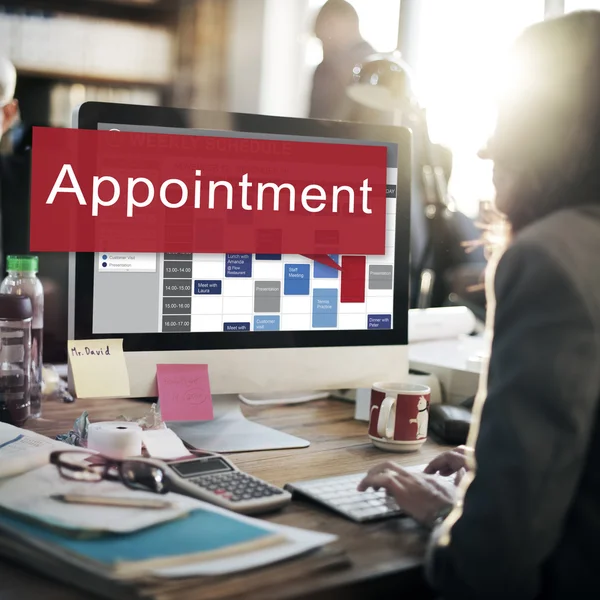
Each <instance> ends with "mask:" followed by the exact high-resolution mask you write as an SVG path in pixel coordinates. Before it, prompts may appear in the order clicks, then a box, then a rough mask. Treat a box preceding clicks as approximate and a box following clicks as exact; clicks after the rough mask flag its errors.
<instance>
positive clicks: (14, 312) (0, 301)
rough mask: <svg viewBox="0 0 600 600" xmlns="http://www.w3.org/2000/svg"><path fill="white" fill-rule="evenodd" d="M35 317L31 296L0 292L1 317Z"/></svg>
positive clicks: (12, 319)
mask: <svg viewBox="0 0 600 600" xmlns="http://www.w3.org/2000/svg"><path fill="white" fill-rule="evenodd" d="M32 317H33V306H32V304H31V298H30V297H29V296H16V295H13V294H0V319H6V320H7V321H24V320H25V319H31V318H32Z"/></svg>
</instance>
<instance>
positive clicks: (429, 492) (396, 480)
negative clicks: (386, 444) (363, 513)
mask: <svg viewBox="0 0 600 600" xmlns="http://www.w3.org/2000/svg"><path fill="white" fill-rule="evenodd" d="M369 488H373V489H374V490H379V489H381V488H384V489H385V490H386V491H387V493H388V494H390V496H393V497H394V500H396V503H397V504H398V506H400V507H401V508H402V510H404V512H406V513H407V514H408V515H410V516H411V517H413V518H414V519H415V520H416V521H418V522H419V523H422V524H423V525H428V526H430V525H432V523H433V522H434V521H435V518H436V515H437V514H438V513H439V512H440V511H441V510H442V509H445V508H447V507H450V506H452V505H453V504H454V500H455V494H456V487H455V486H454V485H452V483H451V482H447V481H444V480H443V479H441V478H439V477H438V476H436V475H427V474H425V473H415V472H410V471H407V470H405V469H403V468H402V467H400V466H398V465H397V464H396V463H393V462H391V461H386V462H383V463H381V464H379V465H377V466H376V467H373V468H372V469H371V470H370V471H369V472H368V473H367V475H366V477H365V478H364V479H363V480H362V481H361V482H360V483H359V484H358V491H360V492H364V491H366V490H367V489H369Z"/></svg>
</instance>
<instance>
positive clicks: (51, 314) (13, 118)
mask: <svg viewBox="0 0 600 600" xmlns="http://www.w3.org/2000/svg"><path fill="white" fill-rule="evenodd" d="M16 85H17V72H16V70H15V67H14V65H13V64H12V63H11V62H10V61H9V60H7V59H6V58H4V57H0V102H1V111H0V133H1V134H2V138H1V140H0V145H1V146H2V148H3V151H2V152H1V153H0V269H1V271H0V274H1V275H0V279H2V278H3V277H4V275H5V273H6V257H7V256H8V255H9V254H29V253H30V251H29V211H30V204H29V196H30V180H31V143H32V141H31V138H32V128H31V127H30V126H29V125H26V124H24V123H23V122H22V121H21V115H20V111H19V103H18V101H17V100H16V99H15V97H14V96H15V90H16ZM63 263H64V265H63ZM63 271H64V273H65V275H66V273H67V261H66V255H63V254H60V253H43V254H42V255H41V256H40V273H39V278H40V280H41V281H42V284H43V286H44V305H45V306H44V322H45V327H44V358H45V359H46V360H48V361H50V362H64V361H65V360H66V341H67V339H66V338H67V331H66V310H67V297H66V294H67V290H66V278H65V277H61V274H62V273H63ZM61 279H62V280H64V281H62V282H61Z"/></svg>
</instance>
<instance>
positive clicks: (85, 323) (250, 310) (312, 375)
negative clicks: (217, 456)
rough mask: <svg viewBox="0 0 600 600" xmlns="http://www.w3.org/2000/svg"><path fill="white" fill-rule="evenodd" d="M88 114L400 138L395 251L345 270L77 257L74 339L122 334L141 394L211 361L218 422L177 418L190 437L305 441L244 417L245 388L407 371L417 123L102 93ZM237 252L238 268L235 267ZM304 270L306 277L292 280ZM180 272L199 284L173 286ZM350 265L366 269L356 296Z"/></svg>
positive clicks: (182, 131) (227, 443) (117, 122)
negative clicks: (147, 102) (164, 374)
mask: <svg viewBox="0 0 600 600" xmlns="http://www.w3.org/2000/svg"><path fill="white" fill-rule="evenodd" d="M74 125H75V127H78V128H80V129H94V130H119V131H128V132H153V133H167V134H179V135H182V136H202V135H204V136H207V135H210V136H219V137H221V138H225V139H224V142H223V143H243V140H248V139H263V140H264V139H273V140H282V139H285V140H298V141H316V142H322V143H336V144H339V143H344V144H359V145H364V146H372V145H379V146H381V145H384V146H385V147H386V148H387V221H386V223H387V225H386V228H387V229H386V254H385V255H379V256H363V257H346V256H336V257H334V258H336V259H337V260H338V261H339V262H340V264H341V266H342V270H341V272H340V271H338V270H336V269H332V268H329V267H327V266H325V265H323V264H321V263H314V262H313V261H312V260H309V259H308V258H305V257H302V256H299V255H285V254H284V255H252V254H251V255H236V256H235V257H234V258H232V256H231V255H224V254H220V255H217V254H139V255H134V254H133V255H130V254H128V255H127V256H124V255H123V254H119V252H118V250H119V249H118V248H106V251H105V252H101V253H98V254H90V253H81V254H80V253H77V254H72V255H71V257H70V277H69V282H70V283H69V285H70V294H69V298H70V308H69V336H70V338H69V339H94V338H122V339H123V346H124V351H125V358H126V363H127V368H128V371H129V378H130V388H131V396H132V397H135V398H145V397H151V398H152V397H156V396H157V384H156V365H157V364H165V363H167V364H182V363H197V364H207V365H208V368H209V375H210V385H211V391H212V393H213V402H214V407H215V420H214V421H212V422H202V423H170V424H169V425H170V426H171V427H172V428H173V429H174V430H175V431H176V432H177V433H178V434H179V435H180V436H181V437H182V438H183V439H184V440H185V441H188V442H190V443H192V444H194V445H196V446H200V447H202V448H206V449H210V450H214V451H234V450H235V451H242V450H255V449H267V448H282V447H296V446H305V445H307V444H308V442H305V441H304V440H302V439H299V438H297V437H294V436H288V435H287V434H284V433H282V432H277V431H275V430H272V429H267V428H257V427H258V426H257V425H256V424H253V423H251V422H249V421H247V420H246V419H244V418H243V416H242V413H241V411H240V410H239V398H238V394H270V395H272V394H273V393H280V394H282V395H285V394H286V393H293V392H303V391H306V390H335V389H352V388H360V387H369V386H370V385H371V384H372V383H373V382H375V381H382V380H388V381H390V380H396V381H398V380H402V379H403V377H404V376H405V375H406V374H407V372H408V357H407V330H408V307H409V290H408V285H409V284H408V281H409V236H410V223H409V221H410V177H411V168H410V167H411V135H410V132H409V131H408V130H407V129H404V128H399V127H390V126H374V125H367V124H359V123H346V122H331V121H322V120H309V119H296V118H281V117H270V116H257V115H248V114H233V113H224V112H212V111H200V110H187V109H186V110H183V109H175V108H157V107H149V106H132V105H125V104H112V103H99V102H88V103H84V104H83V105H81V106H80V107H79V109H78V110H77V111H76V112H75V114H74ZM229 140H230V141H229ZM236 140H238V141H237V142H236ZM104 256H106V258H103V257H104ZM240 256H241V258H240ZM174 263H177V264H178V266H187V267H188V268H186V269H176V271H178V274H177V275H176V276H172V275H171V272H172V270H171V269H169V268H168V267H169V264H174ZM184 263H185V264H184ZM233 263H235V274H231V273H229V272H228V270H227V265H231V264H233ZM291 269H299V270H300V271H302V272H303V273H305V275H306V276H305V277H304V278H302V279H290V278H286V273H288V272H290V270H291ZM182 272H184V273H185V274H184V275H182ZM230 275H233V276H230ZM172 277H174V278H176V279H177V280H181V279H187V281H188V284H187V285H176V286H172V285H169V279H171V278H172ZM345 277H351V278H353V279H354V285H353V286H352V289H353V292H352V293H350V294H348V293H346V292H344V290H347V289H348V288H349V286H347V285H344V278H345ZM202 280H210V281H219V282H220V285H219V286H217V287H218V288H219V292H220V293H218V294H208V295H207V294H202V295H200V294H196V293H195V292H196V291H197V287H196V285H195V282H196V281H202ZM179 283H181V282H179ZM184 283H185V282H184ZM267 284H268V285H267ZM175 288H177V289H178V290H179V291H177V292H173V291H172V290H173V289H175ZM261 288H268V290H269V294H262V293H261V292H260V290H261ZM319 298H321V299H322V298H326V299H327V300H326V301H327V302H330V303H331V304H332V310H331V311H330V312H328V314H327V315H326V318H323V317H322V316H319V315H317V314H315V311H314V308H313V307H314V302H316V301H317V300H318V299H319ZM232 324H233V325H232ZM306 425H307V426H310V424H306Z"/></svg>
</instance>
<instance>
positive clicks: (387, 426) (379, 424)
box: [369, 382, 431, 452]
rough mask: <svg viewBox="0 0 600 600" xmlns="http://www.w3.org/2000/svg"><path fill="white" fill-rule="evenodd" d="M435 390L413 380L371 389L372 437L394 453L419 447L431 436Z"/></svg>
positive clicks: (370, 423)
mask: <svg viewBox="0 0 600 600" xmlns="http://www.w3.org/2000/svg"><path fill="white" fill-rule="evenodd" d="M430 397H431V389H430V388H429V387H428V386H426V385H419V384H413V383H394V382H379V383H375V384H374V385H373V387H372V388H371V408H370V414H369V437H370V438H371V441H372V442H373V444H374V445H375V446H377V447H378V448H381V449H382V450H391V451H393V452H410V451H413V450H418V449H419V448H420V447H421V446H422V445H423V443H424V442H425V440H426V439H427V426H428V424H429V402H430Z"/></svg>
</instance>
